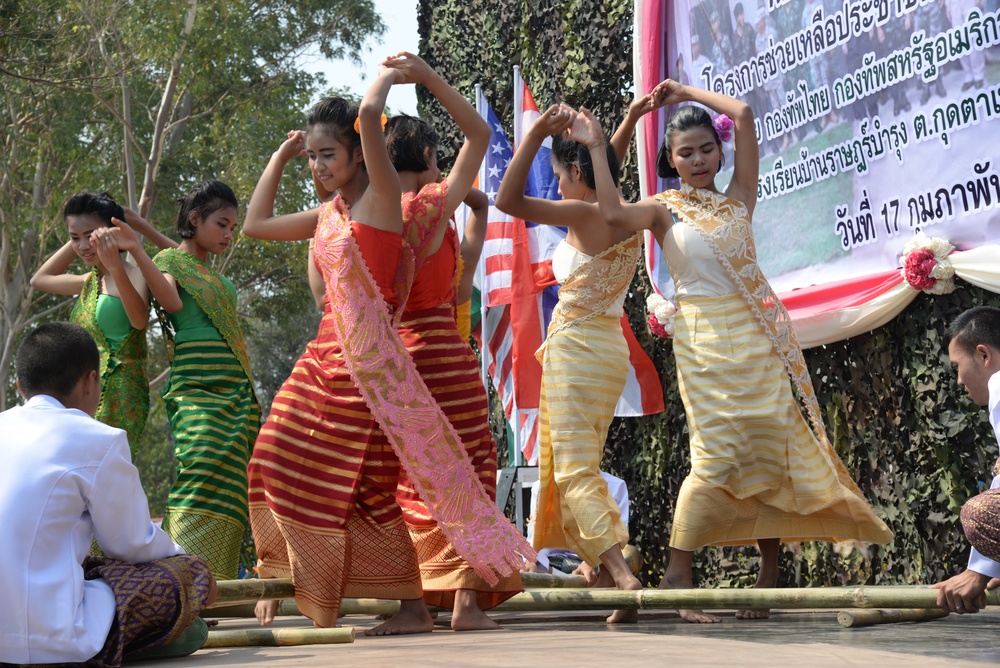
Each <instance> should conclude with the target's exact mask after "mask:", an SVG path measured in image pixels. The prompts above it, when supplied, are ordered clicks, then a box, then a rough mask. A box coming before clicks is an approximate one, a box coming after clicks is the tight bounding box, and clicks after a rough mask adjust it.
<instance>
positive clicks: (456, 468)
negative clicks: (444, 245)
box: [244, 68, 530, 635]
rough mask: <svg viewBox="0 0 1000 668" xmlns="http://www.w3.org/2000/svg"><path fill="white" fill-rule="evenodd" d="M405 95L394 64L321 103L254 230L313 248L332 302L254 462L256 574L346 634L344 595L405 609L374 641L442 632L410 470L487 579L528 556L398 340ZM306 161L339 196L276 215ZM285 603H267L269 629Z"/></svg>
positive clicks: (283, 158)
mask: <svg viewBox="0 0 1000 668" xmlns="http://www.w3.org/2000/svg"><path fill="white" fill-rule="evenodd" d="M394 83H407V80H406V77H405V75H403V74H402V73H401V72H400V71H399V70H397V69H394V68H383V70H382V71H380V73H379V76H378V78H377V79H376V80H375V82H374V83H373V84H372V87H371V89H370V90H369V91H368V93H367V94H366V95H365V99H364V100H363V101H362V103H361V106H360V109H354V108H352V107H350V105H348V104H347V103H346V102H344V101H343V100H339V99H330V98H328V99H325V100H323V101H321V102H320V103H319V104H318V105H317V106H316V107H314V109H313V111H312V112H311V113H310V115H309V118H307V128H308V129H307V131H306V132H292V133H290V135H289V139H288V140H287V141H286V142H285V143H284V144H282V146H281V147H280V148H279V149H278V151H276V152H275V154H274V155H273V156H272V158H271V162H270V163H269V164H268V167H267V169H266V170H265V171H264V173H263V175H262V176H261V178H260V180H259V182H258V185H257V188H256V189H255V191H254V195H253V198H252V199H251V202H250V206H249V209H248V211H247V222H246V225H245V227H244V230H245V232H246V233H247V234H248V235H250V236H254V237H259V238H266V239H274V240H295V239H306V238H309V237H310V236H312V237H313V238H314V240H315V247H314V256H315V258H316V262H317V264H318V266H319V269H320V271H321V273H322V275H323V279H324V283H325V285H326V293H327V308H326V311H325V313H324V316H323V320H322V321H321V323H320V328H319V332H318V334H317V337H316V339H315V340H314V341H313V342H312V343H310V344H309V346H308V347H307V349H306V351H305V352H304V353H303V355H302V357H301V358H300V359H299V361H298V362H297V363H296V365H295V368H294V369H293V371H292V374H291V376H290V377H289V379H288V380H287V381H286V382H285V384H284V385H283V386H282V389H281V390H280V391H279V393H278V395H277V396H276V397H275V401H274V403H273V405H272V408H271V414H270V416H269V417H268V420H267V423H266V424H265V426H264V427H263V429H262V430H261V434H260V437H259V438H258V440H257V444H256V446H255V448H254V453H253V457H252V458H251V462H250V467H249V474H250V520H251V524H252V526H253V532H254V539H255V542H256V545H257V550H258V557H259V561H258V571H259V573H260V575H261V577H288V576H291V577H292V579H293V580H294V582H295V598H296V602H297V603H298V606H299V609H300V610H301V611H302V612H303V613H305V614H306V615H307V616H309V617H310V618H312V619H313V621H314V622H315V623H316V624H317V625H319V626H333V625H334V624H336V620H337V616H338V614H339V608H340V600H341V599H342V597H344V596H354V597H377V598H394V599H400V600H401V602H402V607H401V610H400V613H399V614H397V615H396V616H394V617H393V618H391V619H390V620H388V621H387V622H386V623H384V624H382V625H380V626H379V627H377V628H375V629H372V630H370V631H368V633H369V634H371V635H389V634H404V633H422V632H428V631H430V630H432V628H433V623H432V620H431V618H430V616H429V614H428V612H427V609H426V606H425V605H424V603H423V600H422V598H421V596H422V593H423V592H422V589H421V586H420V576H419V573H418V570H417V558H416V553H415V551H414V549H413V543H412V541H411V540H410V536H409V533H408V532H407V529H406V526H405V524H404V522H403V518H402V513H401V511H400V508H399V505H398V504H397V503H396V499H395V494H396V486H397V483H398V477H399V471H400V464H401V461H402V463H403V464H406V465H407V467H408V469H409V472H410V475H411V477H412V478H414V479H415V480H416V481H417V484H418V485H419V486H420V487H421V493H422V495H423V496H424V497H425V498H428V499H429V502H430V508H431V509H432V512H434V513H435V516H436V519H437V520H438V522H439V524H440V525H442V526H443V528H444V530H445V531H446V532H447V533H448V534H449V538H450V539H451V540H452V541H453V542H454V543H455V544H457V545H460V546H462V549H463V550H464V552H465V554H467V555H470V562H471V563H473V564H474V567H475V568H476V569H477V570H478V571H479V572H480V573H482V574H484V575H486V576H489V575H491V574H493V572H494V571H496V573H497V575H493V578H494V579H496V578H497V577H498V575H499V576H503V575H505V574H508V573H509V572H510V571H511V570H513V569H515V568H516V566H517V564H518V556H517V555H518V552H524V551H526V550H527V551H530V548H528V547H527V545H525V544H524V542H523V539H520V537H519V536H517V535H516V533H515V532H514V531H512V530H511V527H510V523H509V522H508V521H506V520H505V518H503V517H502V516H499V517H498V515H499V514H498V512H497V511H496V508H495V505H494V504H492V503H491V502H490V501H489V499H488V497H487V495H486V494H485V493H483V491H482V487H481V485H480V484H479V483H478V480H477V479H476V478H475V475H474V472H473V470H472V467H471V466H470V465H469V463H468V459H467V457H466V456H465V453H464V451H462V450H461V442H460V441H459V440H458V438H457V436H456V435H454V430H452V429H451V427H450V425H449V424H448V422H447V420H446V419H445V417H444V416H443V414H441V411H440V409H439V408H438V407H437V404H436V403H435V402H434V401H433V398H432V397H431V396H430V394H429V392H428V391H427V388H426V387H425V386H424V385H423V384H422V383H421V382H420V377H419V375H418V374H417V372H416V369H415V368H414V365H413V361H412V359H411V358H410V356H409V355H408V354H407V352H406V349H405V347H404V346H403V344H402V341H400V339H399V335H398V333H397V332H396V325H397V324H398V320H399V317H400V316H401V311H400V310H399V306H400V305H401V304H402V303H403V302H404V301H405V298H406V294H407V293H408V292H409V289H410V286H411V285H412V277H413V255H412V252H411V251H410V249H409V246H408V244H406V243H405V242H404V240H403V239H402V237H401V232H402V229H403V221H402V213H401V210H400V200H401V196H402V192H401V190H400V185H399V178H398V176H397V174H396V171H395V169H393V167H392V163H391V162H390V161H389V159H388V154H387V152H386V148H385V139H384V136H383V134H382V130H381V127H380V116H381V111H382V108H383V106H384V104H385V97H386V95H387V93H388V90H389V87H390V86H391V85H393V84H394ZM356 119H358V128H357V130H359V131H360V138H359V132H358V131H355V130H353V128H354V127H355V125H354V124H355V120H356ZM303 149H304V150H305V152H306V153H307V154H308V155H309V159H310V166H311V168H312V169H313V172H314V174H315V176H316V177H317V178H318V179H319V181H320V182H321V184H322V186H323V187H324V188H325V189H326V190H327V191H328V192H335V191H339V194H338V195H337V196H336V197H335V198H334V199H333V200H332V201H330V202H327V203H324V204H323V205H322V206H321V207H319V208H317V209H313V210H310V211H305V212H301V213H295V214H289V215H283V216H274V215H273V206H274V198H275V195H276V192H277V186H278V182H279V180H280V178H281V173H282V171H283V169H284V166H285V165H286V164H287V162H288V161H289V160H290V159H291V158H292V157H295V156H296V155H298V154H299V153H300V152H301V151H302V150H303ZM365 185H367V188H365V187H364V186H365ZM431 448H432V449H433V452H430V449H431ZM446 498H447V500H448V501H449V503H448V504H445V503H443V501H444V500H445V499H446ZM522 546H523V547H522ZM276 607H277V606H276V605H275V604H274V603H273V602H262V603H260V604H258V606H257V617H258V619H259V620H260V621H261V623H262V624H268V623H270V622H271V620H272V619H273V617H274V613H275V611H276Z"/></svg>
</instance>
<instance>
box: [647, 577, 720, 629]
mask: <svg viewBox="0 0 1000 668" xmlns="http://www.w3.org/2000/svg"><path fill="white" fill-rule="evenodd" d="M660 589H694V581H693V580H692V579H691V574H690V572H689V573H688V574H687V576H686V577H685V576H677V575H672V574H671V573H670V572H669V571H668V572H667V574H666V575H664V576H663V579H662V580H660ZM677 614H678V615H680V617H681V619H683V620H684V621H685V622H689V623H691V624H717V623H719V622H721V621H722V617H716V616H715V615H710V614H708V613H706V612H703V611H701V610H685V609H682V610H678V611H677Z"/></svg>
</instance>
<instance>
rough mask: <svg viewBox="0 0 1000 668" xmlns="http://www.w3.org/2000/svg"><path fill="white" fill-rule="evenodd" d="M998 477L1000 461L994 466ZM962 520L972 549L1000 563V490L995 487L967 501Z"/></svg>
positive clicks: (994, 472) (994, 473) (963, 507)
mask: <svg viewBox="0 0 1000 668" xmlns="http://www.w3.org/2000/svg"><path fill="white" fill-rule="evenodd" d="M998 475H1000V459H998V460H997V461H996V463H995V464H994V465H993V476H994V478H995V477H996V476H998ZM994 485H996V483H995V482H994ZM961 519H962V529H963V530H964V531H965V537H966V538H968V539H969V542H970V543H972V547H974V548H976V550H978V551H979V552H980V554H982V555H983V556H985V557H987V558H988V559H992V560H993V561H1000V489H998V488H996V487H994V488H993V489H989V490H986V491H985V492H983V493H982V494H977V495H976V496H974V497H972V498H971V499H969V500H968V501H966V502H965V504H964V505H963V506H962V515H961Z"/></svg>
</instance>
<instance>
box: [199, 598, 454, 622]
mask: <svg viewBox="0 0 1000 668" xmlns="http://www.w3.org/2000/svg"><path fill="white" fill-rule="evenodd" d="M255 606H256V604H255V603H237V604H236V605H226V606H222V607H218V608H210V609H208V610H206V611H205V612H203V613H202V616H203V617H253V616H254V607H255ZM436 609H437V608H432V610H436ZM397 612H399V601H392V600H389V599H384V598H345V599H342V600H341V602H340V614H341V616H343V615H373V616H374V615H394V614H396V613H397ZM277 614H278V615H279V616H282V617H298V616H300V615H301V614H302V613H301V612H299V606H297V605H295V601H291V600H289V601H282V602H281V604H280V605H279V606H278V612H277Z"/></svg>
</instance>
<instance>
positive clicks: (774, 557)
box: [736, 538, 780, 619]
mask: <svg viewBox="0 0 1000 668" xmlns="http://www.w3.org/2000/svg"><path fill="white" fill-rule="evenodd" d="M757 547H758V549H760V573H758V574H757V583H756V584H755V585H754V586H753V588H754V589H774V588H775V587H777V586H778V549H779V548H780V541H779V539H777V538H761V539H758V540H757ZM770 617H771V611H770V610H737V611H736V619H769V618H770Z"/></svg>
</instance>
